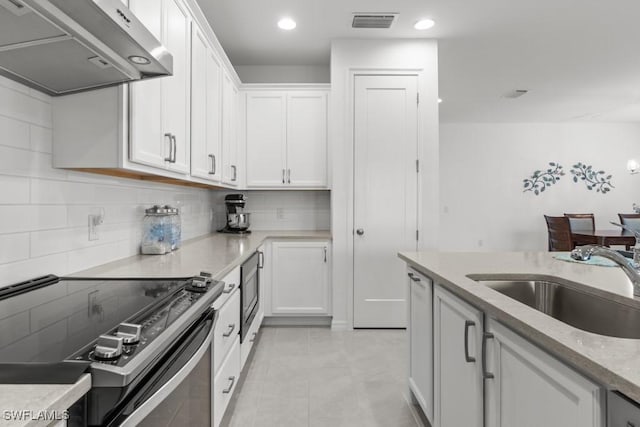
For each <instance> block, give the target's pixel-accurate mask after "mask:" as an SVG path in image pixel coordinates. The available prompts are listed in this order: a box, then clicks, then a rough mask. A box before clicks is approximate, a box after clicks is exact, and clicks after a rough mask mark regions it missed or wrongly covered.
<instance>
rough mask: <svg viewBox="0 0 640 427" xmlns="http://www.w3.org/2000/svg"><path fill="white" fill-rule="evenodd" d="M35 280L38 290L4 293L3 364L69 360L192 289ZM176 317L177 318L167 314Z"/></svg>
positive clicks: (171, 283)
mask: <svg viewBox="0 0 640 427" xmlns="http://www.w3.org/2000/svg"><path fill="white" fill-rule="evenodd" d="M37 280H38V281H40V283H39V284H38V283H36V286H33V282H34V281H30V282H29V284H30V286H24V288H25V289H26V290H23V291H21V285H23V284H17V285H14V286H12V287H8V288H3V289H0V363H24V362H59V361H61V360H64V359H66V358H69V357H70V356H71V355H74V354H75V353H77V352H79V351H80V350H82V349H83V348H84V347H85V346H86V345H87V343H88V342H91V341H93V340H95V339H96V338H97V337H98V336H99V335H101V334H104V333H106V332H108V331H110V330H112V329H113V328H115V327H116V326H117V325H118V324H120V323H122V322H126V321H129V320H130V319H135V318H137V317H138V318H139V317H143V316H144V313H145V312H147V311H149V310H150V309H151V308H153V307H158V306H162V305H165V304H167V301H170V300H171V299H172V297H174V295H175V294H176V293H179V292H181V291H182V290H183V289H184V288H185V286H186V285H187V283H188V282H187V279H111V278H110V279H75V278H58V277H56V276H47V277H45V278H39V279H37ZM25 283H26V282H25ZM174 315H175V316H177V315H179V313H168V314H167V316H174ZM166 321H167V323H169V319H167V320H166Z"/></svg>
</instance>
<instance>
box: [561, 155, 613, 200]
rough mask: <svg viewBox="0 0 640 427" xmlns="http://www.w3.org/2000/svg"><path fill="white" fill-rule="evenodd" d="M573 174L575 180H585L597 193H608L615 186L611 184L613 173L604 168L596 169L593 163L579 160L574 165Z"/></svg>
mask: <svg viewBox="0 0 640 427" xmlns="http://www.w3.org/2000/svg"><path fill="white" fill-rule="evenodd" d="M571 174H572V175H573V182H576V183H577V182H578V181H583V182H584V183H585V184H586V186H587V190H589V191H591V190H594V189H595V190H596V193H602V194H607V193H608V192H609V191H611V189H612V188H615V187H614V186H613V184H611V177H612V175H607V173H606V172H605V171H603V170H599V171H596V170H595V169H594V168H593V166H591V165H585V164H584V163H581V162H578V163H576V164H575V165H573V169H571Z"/></svg>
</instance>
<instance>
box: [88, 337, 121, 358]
mask: <svg viewBox="0 0 640 427" xmlns="http://www.w3.org/2000/svg"><path fill="white" fill-rule="evenodd" d="M121 354H122V338H121V337H114V336H113V335H100V337H99V338H98V342H97V343H96V348H95V349H94V350H93V355H94V356H95V358H96V359H98V360H112V359H117V358H118V357H120V355H121Z"/></svg>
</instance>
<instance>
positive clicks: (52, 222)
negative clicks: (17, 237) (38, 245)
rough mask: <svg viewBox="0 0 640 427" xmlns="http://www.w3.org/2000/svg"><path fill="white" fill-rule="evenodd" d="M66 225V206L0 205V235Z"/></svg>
mask: <svg viewBox="0 0 640 427" xmlns="http://www.w3.org/2000/svg"><path fill="white" fill-rule="evenodd" d="M66 225H67V207H66V206H38V205H0V234H4V233H17V232H21V231H37V230H48V229H52V228H62V227H65V226H66Z"/></svg>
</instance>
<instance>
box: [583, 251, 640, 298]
mask: <svg viewBox="0 0 640 427" xmlns="http://www.w3.org/2000/svg"><path fill="white" fill-rule="evenodd" d="M592 255H597V256H601V257H603V258H607V259H610V260H611V261H613V262H615V263H616V264H618V265H619V266H620V267H621V268H622V271H624V272H625V274H626V275H627V277H629V280H631V283H632V284H633V294H634V295H635V296H640V271H638V269H637V267H635V266H634V265H632V264H631V263H629V261H630V259H629V258H626V257H624V256H622V255H621V254H620V253H618V252H617V251H615V250H613V249H610V248H607V247H605V246H595V245H585V246H578V247H577V248H575V249H574V250H572V251H571V258H573V259H575V260H578V261H586V260H588V259H590V258H591V256H592Z"/></svg>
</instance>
